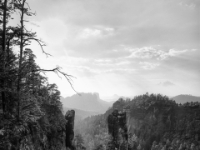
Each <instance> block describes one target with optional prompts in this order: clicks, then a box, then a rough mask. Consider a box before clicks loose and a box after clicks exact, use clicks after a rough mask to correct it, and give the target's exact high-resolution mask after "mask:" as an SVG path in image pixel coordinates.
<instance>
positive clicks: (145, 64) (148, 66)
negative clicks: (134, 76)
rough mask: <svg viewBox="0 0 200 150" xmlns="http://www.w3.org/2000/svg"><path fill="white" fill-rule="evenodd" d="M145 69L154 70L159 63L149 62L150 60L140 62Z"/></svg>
mask: <svg viewBox="0 0 200 150" xmlns="http://www.w3.org/2000/svg"><path fill="white" fill-rule="evenodd" d="M139 64H140V65H141V66H142V68H143V69H145V70H153V69H155V68H156V67H158V66H159V64H156V63H149V62H140V63H139Z"/></svg>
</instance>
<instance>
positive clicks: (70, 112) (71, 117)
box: [65, 110, 75, 150]
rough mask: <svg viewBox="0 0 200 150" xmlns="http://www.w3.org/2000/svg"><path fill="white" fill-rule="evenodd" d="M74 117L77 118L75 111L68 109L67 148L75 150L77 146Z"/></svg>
mask: <svg viewBox="0 0 200 150" xmlns="http://www.w3.org/2000/svg"><path fill="white" fill-rule="evenodd" d="M74 118H75V111H74V110H68V111H67V112H66V114H65V119H66V121H67V123H66V139H65V140H66V141H65V144H66V148H67V149H70V150H74V149H75V147H74V145H73V139H74Z"/></svg>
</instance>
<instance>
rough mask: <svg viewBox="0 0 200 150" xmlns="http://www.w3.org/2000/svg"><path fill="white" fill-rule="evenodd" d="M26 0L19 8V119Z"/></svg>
mask: <svg viewBox="0 0 200 150" xmlns="http://www.w3.org/2000/svg"><path fill="white" fill-rule="evenodd" d="M25 1H26V0H23V2H22V8H21V10H20V11H21V18H20V24H21V31H20V34H21V35H20V56H19V69H18V81H17V94H18V102H17V117H18V120H19V119H20V88H21V87H20V83H21V73H22V70H21V65H22V57H23V40H24V38H23V34H24V4H25Z"/></svg>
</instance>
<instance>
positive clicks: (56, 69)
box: [33, 67, 80, 95]
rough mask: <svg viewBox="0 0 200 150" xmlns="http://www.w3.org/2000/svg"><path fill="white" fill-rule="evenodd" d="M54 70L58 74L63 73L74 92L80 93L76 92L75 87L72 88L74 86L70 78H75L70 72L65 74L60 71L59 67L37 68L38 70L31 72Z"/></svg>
mask: <svg viewBox="0 0 200 150" xmlns="http://www.w3.org/2000/svg"><path fill="white" fill-rule="evenodd" d="M38 71H39V72H48V71H50V72H54V73H56V74H57V75H58V77H60V76H59V74H61V75H63V76H64V77H65V79H67V81H68V83H69V84H70V86H71V88H72V89H73V90H74V92H76V93H77V94H78V95H80V93H78V92H77V91H76V90H75V89H74V86H73V84H72V82H73V80H72V78H75V77H74V76H72V75H70V74H67V73H65V72H63V71H61V68H60V67H56V68H53V69H38V70H33V72H38Z"/></svg>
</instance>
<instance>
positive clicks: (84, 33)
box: [80, 28, 102, 39]
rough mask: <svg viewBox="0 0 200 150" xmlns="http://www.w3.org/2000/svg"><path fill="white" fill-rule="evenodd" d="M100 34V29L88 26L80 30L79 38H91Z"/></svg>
mask: <svg viewBox="0 0 200 150" xmlns="http://www.w3.org/2000/svg"><path fill="white" fill-rule="evenodd" d="M101 34H102V32H101V30H98V29H90V28H86V29H84V30H83V31H82V33H81V34H80V38H84V39H85V38H90V37H91V38H93V37H98V36H100V35H101Z"/></svg>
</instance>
